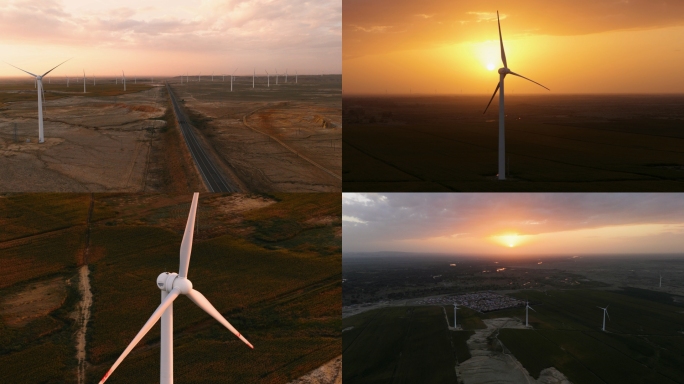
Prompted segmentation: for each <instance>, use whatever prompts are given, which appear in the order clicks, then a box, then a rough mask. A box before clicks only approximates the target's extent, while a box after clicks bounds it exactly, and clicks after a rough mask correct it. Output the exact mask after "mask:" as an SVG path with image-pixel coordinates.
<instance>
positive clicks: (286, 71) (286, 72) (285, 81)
mask: <svg viewBox="0 0 684 384" xmlns="http://www.w3.org/2000/svg"><path fill="white" fill-rule="evenodd" d="M285 84H287V68H285Z"/></svg>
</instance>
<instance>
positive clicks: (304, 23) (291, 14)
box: [0, 0, 342, 77]
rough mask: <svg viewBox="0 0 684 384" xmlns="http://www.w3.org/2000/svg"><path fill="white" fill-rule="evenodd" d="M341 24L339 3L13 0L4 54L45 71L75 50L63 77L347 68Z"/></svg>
mask: <svg viewBox="0 0 684 384" xmlns="http://www.w3.org/2000/svg"><path fill="white" fill-rule="evenodd" d="M341 26H342V2H341V0H314V1H306V0H199V1H198V0H193V1H187V0H116V1H105V0H9V1H1V2H0V52H2V54H1V55H0V56H1V59H2V61H5V62H7V63H11V64H13V65H15V66H18V67H21V68H22V69H25V70H27V71H29V72H33V73H38V72H40V74H42V73H45V72H46V71H48V70H49V69H50V68H52V67H54V66H55V65H57V64H59V63H61V62H62V61H64V60H66V59H69V58H72V57H73V59H71V60H70V61H69V62H67V63H65V64H64V65H63V66H61V67H60V68H58V69H56V70H55V72H54V74H55V75H56V76H63V75H65V74H66V75H69V74H79V73H82V70H83V69H85V71H86V74H87V75H88V76H90V75H91V74H95V75H96V76H97V75H99V76H117V75H120V74H121V71H122V70H124V71H126V75H127V76H128V75H129V74H130V75H131V76H133V75H136V74H137V75H141V76H142V75H157V76H177V75H179V74H180V73H186V72H189V73H190V74H195V75H196V74H198V73H199V72H202V74H206V75H211V73H212V72H215V73H216V74H217V75H218V74H223V73H232V72H233V71H235V69H237V72H236V74H238V75H240V74H252V71H253V68H254V67H256V71H257V73H258V74H261V73H264V70H268V71H269V72H273V71H275V70H277V71H278V72H283V73H284V72H285V70H286V69H287V71H288V73H295V71H297V72H298V73H299V74H321V73H324V74H332V73H335V74H339V73H341V72H342V64H341V58H342V41H341V40H342V28H341ZM21 75H22V72H20V71H18V70H16V69H14V68H12V67H11V66H9V65H7V64H4V63H0V77H5V76H21Z"/></svg>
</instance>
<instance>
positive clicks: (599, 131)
mask: <svg viewBox="0 0 684 384" xmlns="http://www.w3.org/2000/svg"><path fill="white" fill-rule="evenodd" d="M486 100H487V98H486V97H476V96H450V97H446V96H445V97H432V96H413V97H351V96H350V97H345V98H344V110H343V121H344V123H345V125H346V133H345V135H344V142H343V150H344V152H345V156H344V161H343V190H344V191H349V192H353V191H418V192H420V191H565V192H571V191H592V192H595V191H606V192H609V191H621V192H625V191H658V192H661V191H678V190H681V186H682V182H684V151H683V150H682V143H683V142H684V135H683V134H682V131H681V129H680V128H681V125H682V119H683V118H684V115H682V109H681V108H678V107H677V106H680V105H681V103H682V97H681V96H664V95H663V96H631V95H621V96H616V95H611V96H579V95H574V96H573V95H556V96H518V95H511V96H508V97H507V104H506V112H507V118H506V156H507V164H508V170H507V178H508V180H507V181H505V182H500V181H497V180H496V174H497V164H498V141H497V140H498V139H497V137H498V124H497V121H498V120H497V119H498V117H497V116H498V111H497V109H496V108H490V109H489V111H488V112H487V113H486V114H485V115H483V114H482V111H483V110H484V107H485V105H486Z"/></svg>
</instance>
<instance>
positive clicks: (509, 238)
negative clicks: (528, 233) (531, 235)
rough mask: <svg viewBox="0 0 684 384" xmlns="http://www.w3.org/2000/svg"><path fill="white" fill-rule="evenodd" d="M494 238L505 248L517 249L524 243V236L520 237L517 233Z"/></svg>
mask: <svg viewBox="0 0 684 384" xmlns="http://www.w3.org/2000/svg"><path fill="white" fill-rule="evenodd" d="M492 238H493V239H494V240H495V241H496V242H497V243H499V244H501V245H503V246H505V247H508V248H515V247H517V246H518V245H520V244H521V243H522V241H523V239H524V236H520V235H518V234H517V233H508V234H505V235H499V236H492Z"/></svg>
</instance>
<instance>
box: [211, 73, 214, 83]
mask: <svg viewBox="0 0 684 384" xmlns="http://www.w3.org/2000/svg"><path fill="white" fill-rule="evenodd" d="M211 81H214V72H212V73H211Z"/></svg>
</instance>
